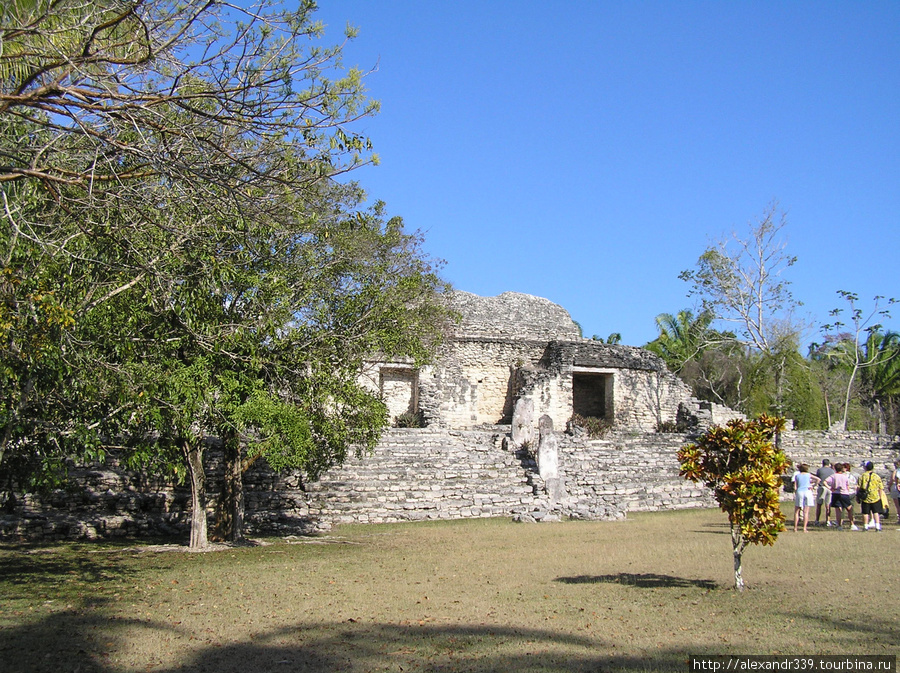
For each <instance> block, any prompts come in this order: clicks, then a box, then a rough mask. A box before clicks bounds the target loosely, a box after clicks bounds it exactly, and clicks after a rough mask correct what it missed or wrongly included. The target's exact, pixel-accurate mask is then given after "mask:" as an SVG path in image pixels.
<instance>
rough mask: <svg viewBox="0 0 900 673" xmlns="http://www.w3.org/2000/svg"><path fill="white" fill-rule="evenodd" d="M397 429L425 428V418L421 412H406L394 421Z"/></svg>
mask: <svg viewBox="0 0 900 673" xmlns="http://www.w3.org/2000/svg"><path fill="white" fill-rule="evenodd" d="M394 427H395V428H424V427H425V418H424V417H423V416H422V412H421V411H416V412H412V411H405V412H403V413H402V414H400V415H399V416H397V418H396V420H395V421H394Z"/></svg>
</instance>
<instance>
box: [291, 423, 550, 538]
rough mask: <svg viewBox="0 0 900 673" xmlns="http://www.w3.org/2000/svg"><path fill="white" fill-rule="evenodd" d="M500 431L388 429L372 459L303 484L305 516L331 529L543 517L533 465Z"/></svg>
mask: <svg viewBox="0 0 900 673" xmlns="http://www.w3.org/2000/svg"><path fill="white" fill-rule="evenodd" d="M504 436H505V433H504V432H500V431H499V428H498V430H497V431H496V432H486V431H478V430H472V431H447V430H441V429H434V430H432V429H428V428H423V429H392V430H389V431H387V432H386V433H385V435H384V436H383V437H382V440H381V442H380V443H379V444H378V447H377V448H376V449H375V451H374V452H373V453H372V454H368V455H365V456H363V457H362V458H352V459H350V460H348V461H347V462H346V463H345V464H344V465H343V466H342V467H340V468H337V469H334V470H331V471H329V472H328V473H327V474H325V475H324V476H323V477H322V478H321V479H320V480H319V481H318V482H314V483H310V484H308V485H307V487H306V488H307V497H308V503H309V515H310V516H311V517H318V518H322V519H328V520H330V521H331V522H333V523H349V522H354V523H383V522H393V521H416V520H427V519H459V518H471V517H493V516H511V515H515V514H521V513H532V514H533V513H536V514H537V515H538V516H540V515H541V513H542V512H543V513H545V512H546V511H547V510H548V505H549V503H548V500H547V498H546V496H545V495H543V493H540V494H536V490H539V489H537V487H536V485H535V483H534V479H533V477H534V471H535V466H534V462H533V460H531V459H530V458H529V457H528V456H525V455H524V454H523V453H522V452H518V453H515V452H511V451H508V450H506V449H505V448H504V442H503V438H504Z"/></svg>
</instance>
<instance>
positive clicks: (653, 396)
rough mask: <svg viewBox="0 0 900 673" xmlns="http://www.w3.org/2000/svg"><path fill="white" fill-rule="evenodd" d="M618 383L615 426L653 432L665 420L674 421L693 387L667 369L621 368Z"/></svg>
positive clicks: (616, 381)
mask: <svg viewBox="0 0 900 673" xmlns="http://www.w3.org/2000/svg"><path fill="white" fill-rule="evenodd" d="M613 381H614V386H615V414H616V427H617V428H619V429H622V430H634V431H640V432H654V431H655V430H656V428H657V425H658V424H659V423H660V422H663V421H674V420H675V418H676V416H677V414H678V405H679V404H681V403H682V402H684V401H685V400H688V399H690V397H691V391H690V389H689V388H688V387H687V386H686V385H685V384H684V383H683V382H682V381H681V380H680V379H679V378H678V377H676V376H674V375H672V374H670V373H669V372H668V371H664V370H655V371H654V370H642V369H619V370H617V371H616V374H615V376H614V378H613Z"/></svg>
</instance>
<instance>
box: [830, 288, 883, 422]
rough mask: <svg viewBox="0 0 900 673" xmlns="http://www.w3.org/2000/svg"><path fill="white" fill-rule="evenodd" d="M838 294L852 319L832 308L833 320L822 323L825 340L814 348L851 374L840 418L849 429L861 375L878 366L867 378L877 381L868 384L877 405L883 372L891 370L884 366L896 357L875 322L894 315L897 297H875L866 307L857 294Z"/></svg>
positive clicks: (879, 326)
mask: <svg viewBox="0 0 900 673" xmlns="http://www.w3.org/2000/svg"><path fill="white" fill-rule="evenodd" d="M838 295H839V296H840V297H841V298H842V299H844V300H845V301H846V302H847V304H848V306H849V309H850V310H849V321H850V322H849V323H845V322H843V321H842V320H841V319H840V318H841V317H842V314H843V312H844V309H843V308H840V307H839V308H835V309H833V310H832V311H831V317H833V318H835V320H834V322H832V323H828V324H826V325H823V326H822V331H823V333H824V336H825V340H824V343H823V344H822V345H821V346H818V345H817V344H813V347H814V348H815V349H816V350H817V352H818V353H820V354H821V355H823V356H824V357H825V358H826V359H827V360H829V361H830V362H832V363H834V364H835V365H836V368H837V369H844V370H846V372H847V373H848V376H847V379H846V385H845V387H844V391H843V393H844V394H843V397H844V399H843V415H842V417H841V421H840V424H841V429H842V430H846V429H847V418H848V415H849V412H850V402H851V397H852V395H853V393H854V391H857V392H859V391H858V387H859V386H858V384H859V383H860V380H859V378H860V377H861V376H862V375H864V374H866V373H867V372H868V370H871V369H874V368H878V370H879V371H878V372H873V374H875V375H874V376H869V377H866V380H867V382H868V383H870V384H876V385H875V386H872V385H870V386H869V393H870V394H869V402H870V404H872V405H873V406H874V405H875V404H877V402H878V398H879V395H878V393H877V392H876V389H877V388H878V387H880V386H879V385H878V384H880V383H881V382H882V381H885V382H887V380H888V379H884V378H883V375H884V373H885V372H886V371H888V370H887V368H886V367H885V365H887V364H888V361H889V360H891V359H893V358H894V357H895V356H896V350H895V349H894V348H892V347H891V339H885V338H884V337H885V335H884V334H883V333H882V327H883V326H882V324H881V323H879V322H876V321H877V320H881V319H886V318H890V317H891V314H890V310H889V308H888V307H889V306H892V305H893V304H895V303H896V300H895V299H885V297H880V296H879V297H875V298H874V299H873V301H872V306H871V308H869V309H863V308H862V306H861V305H860V301H859V296H858V295H857V294H856V293H854V292H848V291H846V290H838ZM844 330H846V331H844ZM879 375H882V376H879Z"/></svg>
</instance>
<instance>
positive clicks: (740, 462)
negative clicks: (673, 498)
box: [678, 415, 791, 591]
mask: <svg viewBox="0 0 900 673" xmlns="http://www.w3.org/2000/svg"><path fill="white" fill-rule="evenodd" d="M783 428H784V419H783V418H772V417H770V416H765V415H763V416H760V417H759V418H757V419H755V420H750V421H744V420H740V419H733V420H731V421H729V422H728V424H727V425H725V427H721V426H713V427H711V428H710V429H709V430H707V431H706V432H705V433H703V434H702V435H701V436H700V438H699V439H698V440H697V442H696V443H695V444H689V445H688V446H685V447H683V448H682V449H681V450H680V451H679V452H678V460H679V462H680V463H681V472H680V474H681V476H683V477H685V478H686V479H689V480H691V481H693V482H701V481H702V482H704V483H705V484H706V486H707V487H708V488H711V489H712V490H713V495H714V497H715V499H716V502H717V503H719V507H720V508H721V509H722V511H724V512H726V513H727V514H728V520H729V522H730V523H731V545H732V550H733V553H734V588H735V589H737V590H738V591H743V590H744V578H743V577H742V575H741V559H742V556H743V553H744V549H745V548H746V547H747V545H748V544H763V545H771V544H774V543H775V539H776V538H777V537H778V533H780V532H781V531H783V530H784V514H783V513H782V511H781V507H780V504H779V497H778V493H779V490H780V489H781V475H782V474H783V473H784V472H785V471H786V470H787V469H788V468H789V467H790V465H791V461H790V459H789V458H788V457H787V456H786V455H785V454H784V453H783V452H782V451H781V449H779V448H776V446H775V443H774V442H773V439H774V438H775V435H776V433H778V432H781V430H782V429H783Z"/></svg>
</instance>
